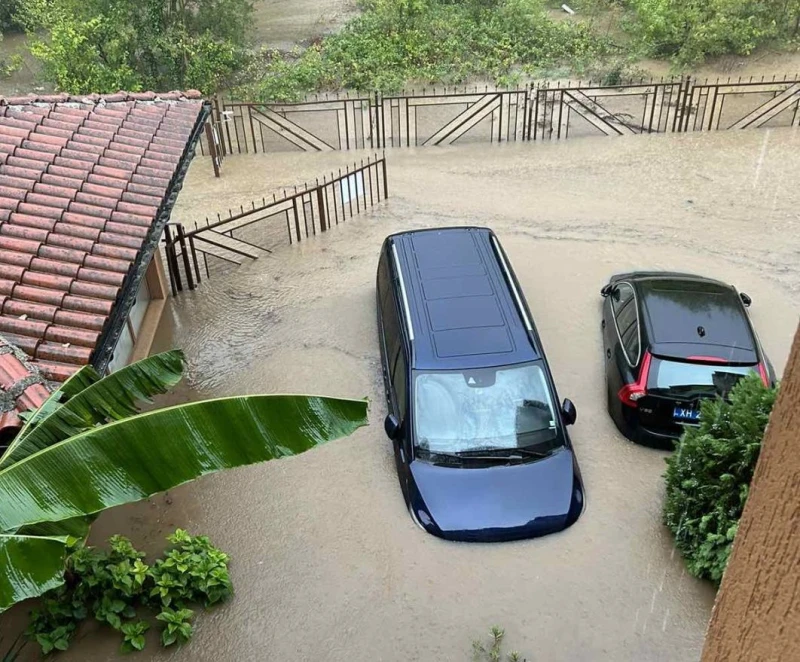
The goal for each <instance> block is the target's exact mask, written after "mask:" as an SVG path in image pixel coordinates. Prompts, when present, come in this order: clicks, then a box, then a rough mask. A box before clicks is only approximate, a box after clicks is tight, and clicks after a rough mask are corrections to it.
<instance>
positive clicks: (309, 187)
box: [164, 156, 389, 295]
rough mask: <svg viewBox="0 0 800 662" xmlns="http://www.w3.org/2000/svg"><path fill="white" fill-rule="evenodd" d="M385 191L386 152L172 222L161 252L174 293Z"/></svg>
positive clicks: (367, 204) (311, 231) (329, 222)
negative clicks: (224, 209)
mask: <svg viewBox="0 0 800 662" xmlns="http://www.w3.org/2000/svg"><path fill="white" fill-rule="evenodd" d="M388 196H389V182H388V176H387V171H386V159H385V157H383V156H382V157H370V158H368V159H367V160H366V161H361V163H360V164H355V165H354V166H353V167H347V168H345V170H344V172H343V171H342V170H341V169H340V170H339V171H338V172H336V173H330V175H329V176H328V175H325V176H324V177H323V178H322V181H320V180H315V182H314V183H313V184H306V185H304V186H302V187H299V188H298V187H295V188H294V190H293V191H291V192H286V191H284V193H283V195H282V196H280V197H279V196H277V195H274V196H273V197H272V199H267V198H262V200H261V202H258V203H257V202H255V201H253V202H251V204H250V206H249V207H245V206H244V205H242V206H240V208H239V210H238V211H237V210H233V209H231V210H228V214H227V216H223V215H222V214H217V215H216V218H208V217H206V219H205V222H204V223H195V224H194V227H190V228H189V229H187V228H186V227H185V226H184V225H183V224H181V223H170V224H169V225H168V226H167V227H166V228H165V231H164V255H165V261H166V264H167V272H168V273H169V280H170V287H171V289H172V294H173V295H177V293H178V292H181V291H183V289H184V287H185V288H187V289H189V290H193V289H195V288H196V287H197V285H199V284H200V282H201V281H202V278H209V277H210V276H211V275H212V274H213V273H214V272H217V271H219V270H220V269H221V268H223V267H224V266H225V265H228V266H230V265H240V264H242V263H244V262H247V261H251V260H255V259H258V258H259V257H261V256H263V255H264V254H267V253H271V252H272V250H273V249H274V248H276V247H277V246H279V245H282V244H285V243H287V239H288V243H289V244H294V243H300V242H302V241H304V240H306V239H308V238H309V237H312V236H314V235H316V234H318V233H322V232H327V231H328V230H329V229H330V228H331V227H333V226H336V225H339V223H343V222H345V221H346V220H347V219H348V218H352V217H353V216H355V215H357V214H360V213H361V212H364V211H366V210H367V209H370V208H372V207H374V206H375V205H376V204H378V203H379V202H381V201H382V200H385V199H386V198H387V197H388Z"/></svg>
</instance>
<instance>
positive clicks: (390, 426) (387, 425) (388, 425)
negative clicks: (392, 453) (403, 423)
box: [383, 414, 400, 441]
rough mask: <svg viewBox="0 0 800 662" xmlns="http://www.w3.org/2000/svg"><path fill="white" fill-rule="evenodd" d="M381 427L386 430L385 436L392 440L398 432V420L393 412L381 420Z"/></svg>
mask: <svg viewBox="0 0 800 662" xmlns="http://www.w3.org/2000/svg"><path fill="white" fill-rule="evenodd" d="M383 429H384V430H386V436H387V437H389V439H391V440H392V441H394V440H395V439H397V435H398V434H399V433H400V421H398V420H397V418H396V417H395V415H394V414H389V415H388V416H387V417H386V420H385V421H384V422H383Z"/></svg>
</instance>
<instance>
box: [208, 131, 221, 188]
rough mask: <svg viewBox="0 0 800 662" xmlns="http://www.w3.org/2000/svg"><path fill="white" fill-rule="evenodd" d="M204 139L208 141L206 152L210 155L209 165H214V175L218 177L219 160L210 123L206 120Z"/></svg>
mask: <svg viewBox="0 0 800 662" xmlns="http://www.w3.org/2000/svg"><path fill="white" fill-rule="evenodd" d="M206 141H207V142H208V154H209V156H210V157H211V165H212V166H214V177H219V161H218V160H217V146H216V145H215V144H214V133H213V131H212V129H211V123H210V122H206Z"/></svg>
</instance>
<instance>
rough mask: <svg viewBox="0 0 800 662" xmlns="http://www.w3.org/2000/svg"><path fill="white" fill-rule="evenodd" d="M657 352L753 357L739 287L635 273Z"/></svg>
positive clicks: (744, 359) (686, 277) (696, 278)
mask: <svg viewBox="0 0 800 662" xmlns="http://www.w3.org/2000/svg"><path fill="white" fill-rule="evenodd" d="M626 280H628V281H629V282H631V283H633V284H634V285H635V287H636V291H637V294H638V297H639V305H640V309H641V313H642V317H643V322H644V325H645V327H646V332H647V337H648V339H649V341H650V343H651V346H652V347H651V350H652V351H653V353H654V354H662V355H666V356H690V355H692V354H697V353H701V354H703V355H707V356H711V357H716V358H726V359H728V360H730V361H735V362H738V361H742V362H749V361H755V360H756V357H755V352H756V341H755V337H754V335H753V331H752V328H751V326H750V321H749V320H748V318H747V313H746V312H745V310H744V306H743V305H742V302H741V299H740V298H739V295H738V294H737V292H736V290H735V289H734V288H733V287H732V286H731V285H727V284H725V283H722V282H720V281H716V280H711V279H709V278H703V277H701V276H693V275H689V274H672V273H667V274H654V273H647V274H631V277H629V278H627V279H626Z"/></svg>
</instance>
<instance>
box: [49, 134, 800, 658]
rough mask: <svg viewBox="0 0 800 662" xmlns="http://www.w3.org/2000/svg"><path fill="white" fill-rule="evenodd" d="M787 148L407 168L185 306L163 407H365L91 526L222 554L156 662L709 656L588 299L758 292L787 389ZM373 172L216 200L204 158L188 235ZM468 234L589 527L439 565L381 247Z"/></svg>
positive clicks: (170, 337) (170, 331)
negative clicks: (644, 280) (615, 280)
mask: <svg viewBox="0 0 800 662" xmlns="http://www.w3.org/2000/svg"><path fill="white" fill-rule="evenodd" d="M798 148H800V132H798V131H796V130H795V131H792V130H763V131H741V132H736V133H734V132H719V133H715V134H705V135H703V134H688V135H673V136H653V137H645V136H642V137H634V138H627V139H610V138H598V139H585V140H574V141H568V142H564V143H560V144H559V143H552V144H546V145H541V144H514V145H506V146H500V147H498V146H467V147H462V148H459V147H455V148H446V149H437V148H431V149H424V150H416V151H415V150H405V151H395V152H391V153H389V154H388V160H389V192H390V198H389V200H388V201H387V202H385V203H383V204H382V205H381V206H380V207H378V208H377V209H376V210H375V211H373V212H371V213H369V214H367V215H365V216H362V217H358V218H355V219H353V220H350V221H348V222H347V223H346V224H344V225H340V226H339V227H335V228H334V229H332V231H330V232H328V233H326V234H324V235H318V236H317V237H315V238H312V239H311V240H309V241H304V242H302V243H301V244H300V245H296V246H292V247H289V246H288V245H287V246H285V247H282V248H280V249H278V250H276V251H275V252H274V253H273V254H272V255H270V256H267V257H264V258H262V259H260V260H258V261H255V262H253V263H251V264H249V265H246V266H244V267H241V268H239V269H238V270H236V271H233V272H231V273H229V274H227V275H225V276H220V277H215V278H212V279H211V280H209V281H204V282H203V284H202V286H201V287H200V288H199V289H198V290H196V291H195V292H193V293H185V294H184V295H182V296H180V297H179V298H177V299H175V300H173V301H172V302H171V304H170V306H169V307H168V310H167V312H166V313H165V319H164V321H163V323H162V328H161V330H160V337H159V340H158V344H157V347H156V348H155V349H156V350H163V349H167V348H170V347H182V348H184V349H185V351H186V353H187V356H188V361H189V369H188V375H187V379H186V381H185V383H184V384H183V385H182V386H181V387H179V389H178V390H177V391H176V393H175V394H174V395H173V396H171V399H172V400H186V399H197V398H205V397H214V396H224V395H233V394H242V393H260V392H266V393H283V392H308V393H323V394H328V395H337V396H346V397H364V396H366V397H368V398H369V399H370V402H371V411H370V419H371V425H370V426H369V427H367V428H364V429H362V430H359V431H358V432H357V433H356V434H355V435H353V436H352V437H351V438H349V439H345V440H341V441H338V442H334V443H332V444H330V445H328V446H325V447H322V448H319V449H317V450H314V451H312V452H310V453H307V454H305V455H303V456H300V457H297V458H292V459H289V460H284V461H280V462H272V463H267V464H265V465H261V466H254V467H250V468H246V469H241V470H236V471H232V472H228V473H226V474H221V475H217V476H213V477H209V478H206V479H203V480H200V481H199V482H197V483H194V484H191V485H188V486H184V487H181V488H179V489H177V490H174V491H173V492H171V493H170V494H169V495H167V496H160V497H158V498H156V499H153V500H151V501H149V502H146V503H142V504H137V505H134V506H131V507H126V508H121V509H117V510H116V511H112V512H111V513H108V514H106V515H104V516H103V517H101V518H100V520H99V521H98V523H97V525H96V529H95V531H94V536H95V538H96V539H98V540H100V539H102V538H103V537H106V536H108V535H110V534H112V533H126V534H130V535H131V537H132V538H133V541H134V543H136V544H138V545H141V546H142V547H143V548H144V549H147V550H155V549H157V548H158V547H159V546H160V544H161V541H162V539H163V537H164V536H165V535H166V534H167V533H168V532H169V531H171V530H172V529H174V528H175V527H176V526H181V527H185V528H188V529H189V530H190V531H192V532H195V533H203V534H207V535H209V536H210V537H211V538H212V540H213V541H214V542H215V543H216V544H218V545H219V546H221V547H222V548H223V549H225V550H227V551H229V552H230V554H231V556H232V564H231V570H232V575H233V581H234V586H235V589H236V595H235V597H234V598H233V600H232V601H231V602H230V603H228V604H227V605H225V606H223V607H221V608H219V609H216V610H214V611H212V612H210V613H208V614H199V615H198V618H197V631H196V634H195V637H194V639H193V641H192V642H191V643H190V644H189V645H188V646H187V647H186V648H184V649H183V650H178V651H175V652H162V653H156V652H155V651H156V648H155V646H153V647H152V648H151V649H150V650H151V651H152V652H151V653H148V659H151V656H152V659H174V660H209V661H210V660H215V661H217V660H269V661H273V660H274V661H276V662H277V661H281V662H286V661H294V660H298V661H302V660H309V661H311V660H314V661H323V660H325V661H331V662H356V661H364V662H376V661H380V660H383V661H395V660H397V661H401V660H402V661H407V660H420V661H424V662H433V661H438V660H441V661H443V662H444V661H448V662H449V661H451V660H453V661H460V660H468V659H470V651H471V648H470V642H471V640H472V639H473V638H475V637H476V636H479V635H481V634H483V633H484V632H485V631H486V629H487V628H488V627H489V626H490V625H492V624H499V625H501V626H503V627H504V628H505V629H506V631H507V640H508V644H509V646H510V647H513V648H515V649H518V650H520V652H521V653H523V654H524V656H525V657H527V659H528V660H529V661H534V660H536V661H539V660H541V661H544V660H546V661H548V662H575V661H587V662H588V661H592V662H595V661H598V662H599V661H609V662H617V661H622V660H631V661H634V660H635V661H643V662H650V661H652V662H659V661H663V662H677V661H684V660H686V661H692V660H697V659H698V658H699V655H700V650H701V647H702V641H703V636H704V632H705V627H706V623H707V620H708V618H709V615H710V610H711V607H712V604H713V600H714V591H713V589H712V588H711V587H710V586H709V585H708V584H706V583H702V582H699V581H696V580H694V579H692V578H690V577H689V576H688V575H687V573H686V572H685V570H684V568H683V563H682V561H681V560H680V558H678V557H677V556H676V555H675V554H674V552H673V546H672V541H671V538H670V536H669V534H668V533H667V531H666V529H665V528H664V527H663V526H662V525H661V504H662V498H663V481H662V478H661V475H662V473H663V471H664V467H665V465H664V457H665V454H663V453H661V452H658V451H653V450H650V449H647V448H642V447H638V446H635V445H633V444H631V443H629V442H627V441H625V440H624V439H623V438H622V437H621V436H620V435H619V434H618V433H617V431H616V429H615V428H614V426H613V424H612V422H611V420H610V419H609V417H608V415H607V413H606V410H605V395H604V394H605V390H604V377H603V370H602V366H603V362H602V347H601V336H600V302H601V299H600V296H599V290H600V287H601V286H602V285H603V284H604V282H605V280H606V279H607V277H608V276H609V275H611V274H612V273H615V272H618V271H623V270H629V269H639V268H641V269H670V270H687V271H692V272H698V273H702V274H704V275H708V276H712V277H717V278H720V279H723V280H726V281H729V282H731V283H733V284H735V285H736V286H737V287H739V288H741V289H742V290H744V291H746V292H747V293H748V294H750V295H751V296H752V298H753V306H752V308H751V312H752V317H753V320H754V323H755V325H756V328H757V329H758V331H759V333H760V335H761V338H762V342H763V344H764V346H765V349H766V351H767V352H768V354H769V355H770V356H771V358H772V361H773V363H774V364H775V367H776V369H777V370H778V371H779V372H781V371H782V369H783V366H784V363H785V361H786V358H787V355H788V350H789V346H790V341H791V338H792V334H793V332H794V329H795V327H796V325H797V321H798V312H799V311H800V259H798V258H799V257H800V216H799V215H798V214H799V212H798V210H799V209H800V189H798V187H797V179H798V175H800V149H798ZM361 156H362V155H360V154H359V155H355V154H353V153H349V154H348V153H332V154H322V155H309V154H279V155H272V156H265V155H255V156H249V157H248V156H241V157H231V158H230V159H229V160H228V161H226V162H225V164H224V176H223V178H222V179H220V180H214V179H213V175H212V173H211V166H210V164H209V163H208V161H207V160H205V159H202V158H199V157H198V158H197V159H196V160H195V162H194V164H193V165H192V169H191V172H190V176H189V179H188V181H187V184H186V188H185V189H184V191H183V192H182V194H181V198H180V202H179V206H178V208H177V209H176V211H175V215H174V218H175V220H182V221H191V220H192V219H195V218H197V217H203V216H205V215H206V214H208V213H210V212H215V211H219V210H220V208H227V207H228V206H234V205H236V206H238V204H239V203H247V202H248V201H249V200H250V199H252V198H260V197H261V196H262V195H264V194H271V193H272V192H273V191H274V190H277V189H279V188H280V187H281V186H285V185H288V184H291V183H298V182H301V181H304V180H308V179H312V180H313V179H314V177H316V176H319V175H321V174H322V173H323V172H326V171H329V170H330V169H331V168H332V167H339V166H343V165H344V164H346V163H348V162H350V163H352V161H353V160H354V158H359V159H360V158H361ZM364 156H366V155H364ZM460 224H476V225H486V226H490V227H492V228H493V229H494V230H495V231H496V233H497V234H498V236H499V238H500V240H501V242H502V243H503V245H504V247H505V249H506V251H507V253H508V255H509V257H510V259H511V261H512V263H513V266H514V268H515V270H516V272H517V275H518V277H519V280H520V283H521V285H522V287H523V289H524V291H525V294H526V296H527V298H528V302H529V304H530V308H531V310H532V313H533V315H534V318H535V321H536V324H537V325H538V328H539V331H540V334H541V336H542V340H543V343H544V346H545V349H546V351H547V353H548V358H549V360H550V363H551V367H552V369H553V373H554V376H555V379H556V383H557V387H558V390H559V393H560V395H561V396H562V397H569V398H571V399H572V400H573V401H574V402H575V404H576V406H577V410H578V422H577V424H576V425H575V427H574V428H573V430H572V432H571V434H572V439H573V442H574V445H575V450H576V454H577V457H578V460H579V462H580V466H581V469H582V471H583V477H584V481H585V485H586V494H587V507H586V510H585V512H584V514H583V516H582V518H581V519H580V520H579V521H578V523H577V524H576V525H575V526H573V527H572V528H570V529H568V530H567V531H565V532H563V533H559V534H556V535H552V536H548V537H545V538H540V539H536V540H530V541H524V542H515V543H504V544H495V545H481V544H460V543H450V542H445V541H443V540H440V539H437V538H434V537H432V536H430V535H428V534H426V533H424V532H423V531H421V530H420V529H418V528H417V527H416V526H415V525H414V524H413V523H412V521H411V519H410V517H409V515H408V513H407V511H406V509H405V505H404V502H403V497H402V495H401V493H400V488H399V485H398V481H397V477H396V474H395V469H394V463H393V457H392V453H391V447H390V442H389V441H388V440H387V438H386V436H385V434H384V432H383V425H382V423H383V418H384V416H385V413H386V412H385V408H384V398H383V394H382V383H381V379H380V365H379V352H378V345H377V334H376V328H375V294H374V283H375V269H376V264H377V256H378V251H379V248H380V245H381V242H382V241H383V239H384V237H385V236H386V235H387V234H389V233H391V232H396V231H399V230H405V229H411V228H423V227H432V226H446V225H460ZM153 643H154V642H153ZM117 647H118V640H117V638H116V637H115V636H113V635H108V636H107V635H105V634H104V635H102V636H94V635H92V636H87V637H85V638H83V639H82V640H81V641H78V642H76V644H75V645H74V646H73V649H72V650H71V651H70V652H69V654H67V655H65V656H64V659H65V660H111V659H116V656H117V653H116V649H117Z"/></svg>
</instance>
